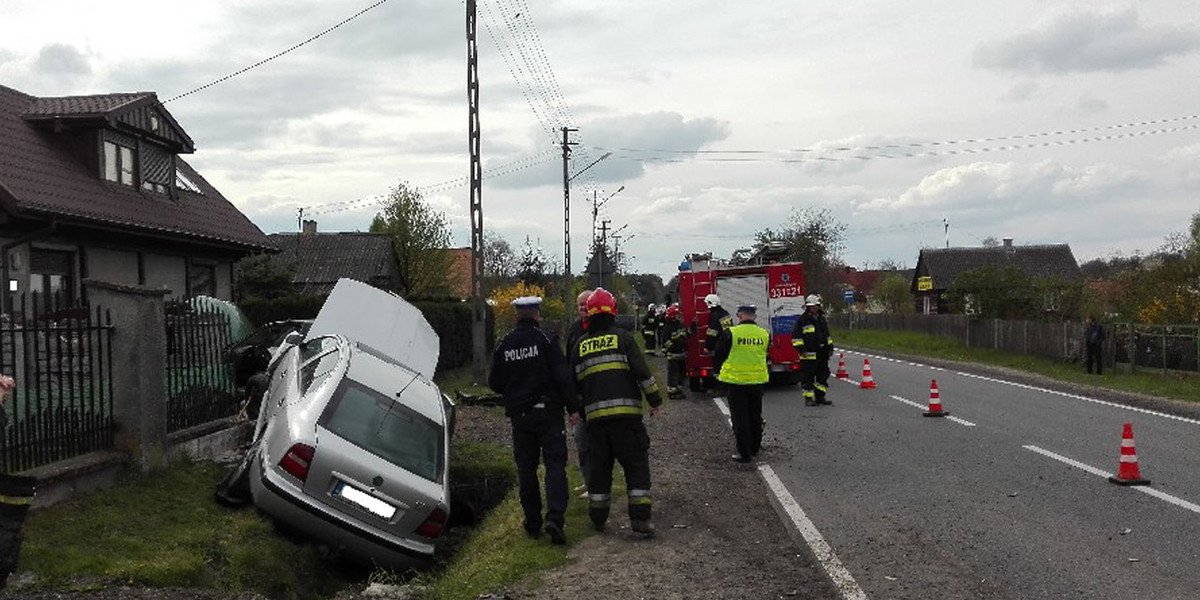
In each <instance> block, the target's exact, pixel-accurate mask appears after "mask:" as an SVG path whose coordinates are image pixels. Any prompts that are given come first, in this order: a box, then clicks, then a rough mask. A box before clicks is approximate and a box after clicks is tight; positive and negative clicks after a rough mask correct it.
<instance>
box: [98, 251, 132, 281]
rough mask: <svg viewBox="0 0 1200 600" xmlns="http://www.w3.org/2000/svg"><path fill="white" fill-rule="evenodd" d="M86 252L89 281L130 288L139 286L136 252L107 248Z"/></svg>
mask: <svg viewBox="0 0 1200 600" xmlns="http://www.w3.org/2000/svg"><path fill="white" fill-rule="evenodd" d="M86 252H87V266H88V278H89V279H97V280H100V281H107V282H109V283H119V284H121V285H130V286H133V285H137V284H138V260H137V253H136V252H122V251H120V250H109V249H107V248H87V249H86Z"/></svg>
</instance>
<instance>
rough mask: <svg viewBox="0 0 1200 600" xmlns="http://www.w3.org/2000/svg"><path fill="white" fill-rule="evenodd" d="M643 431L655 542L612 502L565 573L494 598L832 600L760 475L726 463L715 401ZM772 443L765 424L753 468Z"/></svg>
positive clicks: (676, 408)
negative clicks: (605, 523) (602, 525)
mask: <svg viewBox="0 0 1200 600" xmlns="http://www.w3.org/2000/svg"><path fill="white" fill-rule="evenodd" d="M660 360H661V359H660ZM647 422H648V429H649V431H650V444H651V449H650V452H651V470H652V480H653V488H652V491H653V494H654V522H655V524H656V526H657V527H658V536H657V537H656V538H654V539H650V540H647V539H642V538H641V536H638V535H636V534H634V533H632V532H631V531H630V530H629V519H628V516H627V514H626V512H625V503H624V499H621V498H617V497H614V498H613V512H612V516H611V517H610V519H609V527H608V530H607V531H606V532H605V533H603V534H600V535H596V536H593V537H590V538H588V539H586V540H583V541H580V542H577V543H575V544H574V545H573V546H572V547H571V549H570V550H569V556H570V558H571V561H572V562H571V563H570V564H569V565H567V566H565V567H562V568H560V569H556V570H554V571H552V572H548V573H540V574H538V575H536V576H534V577H532V578H530V580H529V581H526V582H522V583H521V584H518V585H514V586H511V587H510V588H508V589H504V590H496V591H495V592H493V594H492V596H491V597H493V598H505V597H507V598H521V599H546V600H549V599H557V598H668V599H674V598H680V599H683V598H689V599H691V598H755V599H759V598H764V599H765V598H836V597H837V595H836V594H835V593H834V591H833V587H832V586H831V585H830V583H829V581H828V579H827V578H826V576H825V573H824V571H822V570H821V569H820V567H819V566H817V564H816V562H815V561H814V559H813V557H812V554H811V552H810V551H809V550H808V548H807V547H806V546H803V545H801V544H798V543H797V542H796V541H795V540H794V539H793V538H792V537H791V534H790V532H789V529H788V527H785V525H784V523H783V521H782V520H781V518H780V516H779V515H778V514H777V513H776V512H775V509H774V508H773V507H772V505H771V503H770V501H769V499H768V496H769V494H770V492H769V491H768V490H767V488H766V485H765V484H764V483H763V481H762V478H761V477H760V476H759V475H758V473H757V470H756V469H755V468H753V467H750V466H745V465H740V464H738V463H735V462H734V461H732V460H731V458H730V457H731V456H732V454H733V452H734V446H733V433H732V431H731V430H730V428H729V425H728V421H727V420H726V418H725V417H724V416H723V415H722V414H721V413H720V412H719V411H718V410H717V408H716V406H715V405H714V404H713V403H712V401H710V400H709V399H708V398H707V397H704V396H702V395H699V394H696V393H692V394H691V396H690V397H689V398H688V399H685V400H674V401H671V402H670V403H669V404H668V405H667V406H666V407H665V408H664V410H663V412H662V414H660V415H659V417H658V418H657V419H653V420H648V421H647ZM774 442H775V440H774V439H773V437H772V435H771V431H770V426H769V424H768V428H767V432H766V435H765V439H764V445H763V451H762V454H761V455H760V457H759V458H760V460H762V461H767V462H769V461H771V460H773V459H775V458H779V456H777V455H776V454H774V453H776V452H780V450H779V448H781V447H782V445H780V444H778V443H774ZM572 450H573V448H572ZM571 460H574V457H573V456H572V458H571ZM618 468H619V467H618ZM572 501H573V502H585V500H581V499H575V500H572ZM485 597H487V596H485Z"/></svg>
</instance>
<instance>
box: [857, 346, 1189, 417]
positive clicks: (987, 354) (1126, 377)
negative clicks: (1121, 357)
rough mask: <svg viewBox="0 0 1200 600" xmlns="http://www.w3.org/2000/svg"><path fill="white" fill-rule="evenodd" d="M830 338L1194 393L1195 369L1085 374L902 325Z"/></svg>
mask: <svg viewBox="0 0 1200 600" xmlns="http://www.w3.org/2000/svg"><path fill="white" fill-rule="evenodd" d="M836 339H837V342H838V343H839V344H843V345H846V346H855V347H859V348H869V349H872V350H879V351H883V352H895V353H898V354H906V355H909V356H925V357H931V358H940V359H944V360H953V361H959V362H970V363H979V364H985V365H993V366H998V367H1005V368H1010V369H1016V370H1020V371H1025V372H1029V373H1035V374H1038V375H1042V376H1045V377H1049V378H1051V379H1057V380H1059V381H1066V382H1071V383H1080V384H1086V385H1091V386H1096V387H1101V388H1107V389H1111V390H1116V391H1122V392H1133V393H1138V394H1148V395H1151V396H1158V397H1162V398H1171V399H1174V400H1186V401H1189V402H1196V401H1197V400H1198V399H1200V375H1198V374H1195V373H1185V372H1180V371H1167V372H1163V371H1150V370H1142V371H1138V372H1136V373H1124V372H1121V368H1122V366H1123V365H1118V367H1117V369H1116V370H1109V371H1106V372H1105V373H1104V374H1103V375H1089V374H1088V373H1086V372H1085V371H1084V367H1083V365H1081V364H1078V363H1068V362H1063V361H1058V360H1051V359H1048V358H1041V357H1037V356H1029V355H1025V354H1017V353H1013V352H1006V351H1002V350H992V349H989V348H969V347H967V346H966V345H964V344H962V343H961V342H959V341H957V340H952V339H948V338H943V337H938V336H933V335H928V334H923V333H912V332H904V331H872V330H855V331H846V330H842V331H838V332H837V335H836ZM1114 371H1115V372H1114Z"/></svg>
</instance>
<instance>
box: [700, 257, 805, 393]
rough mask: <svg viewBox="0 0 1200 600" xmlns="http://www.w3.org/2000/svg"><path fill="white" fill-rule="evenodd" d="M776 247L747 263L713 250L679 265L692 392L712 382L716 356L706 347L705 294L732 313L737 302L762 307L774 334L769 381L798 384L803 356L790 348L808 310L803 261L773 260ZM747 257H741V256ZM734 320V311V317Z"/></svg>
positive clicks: (761, 317) (763, 320) (763, 321)
mask: <svg viewBox="0 0 1200 600" xmlns="http://www.w3.org/2000/svg"><path fill="white" fill-rule="evenodd" d="M769 248H770V249H773V250H774V252H773V253H772V252H764V251H760V252H758V253H756V254H755V255H752V256H751V257H750V259H749V260H748V261H747V262H750V263H751V264H739V265H737V266H731V265H730V264H729V263H728V262H726V261H721V260H714V259H713V258H712V255H711V254H692V255H690V256H688V258H687V260H685V261H683V262H682V263H680V265H679V308H680V312H681V313H682V315H681V317H682V319H683V326H684V327H686V328H688V331H690V332H691V335H689V336H688V347H687V374H688V384H689V387H690V388H691V390H692V391H697V392H698V391H702V390H704V389H705V388H709V387H712V386H713V383H714V381H715V379H716V375H717V374H716V373H715V372H713V361H712V355H711V354H710V353H709V351H708V350H707V349H706V348H705V347H704V340H705V334H706V331H707V329H708V307H707V306H706V305H705V304H704V297H705V296H707V295H709V294H717V295H718V296H720V297H721V306H722V307H723V308H725V310H727V311H729V312H730V314H731V315H733V314H734V313H735V312H736V311H737V307H738V306H741V305H745V304H753V305H755V306H756V307H758V313H757V316H758V318H757V319H755V321H756V322H757V323H758V325H759V326H761V327H762V328H763V329H766V330H767V331H768V332H769V333H770V334H771V345H770V347H769V348H768V349H767V363H768V368H769V370H770V373H771V381H772V382H779V383H787V384H795V383H797V382H798V381H799V376H800V355H799V353H798V352H796V349H795V348H793V347H792V327H793V326H795V324H796V321H797V320H798V319H799V318H800V315H801V314H802V313H803V312H804V266H803V265H802V264H801V263H798V262H794V263H785V262H771V257H772V255H776V256H778V255H782V254H783V252H782V251H781V249H780V248H779V247H778V246H770V247H769ZM738 262H743V261H738ZM734 318H735V319H736V316H735V317H734Z"/></svg>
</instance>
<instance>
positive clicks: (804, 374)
mask: <svg viewBox="0 0 1200 600" xmlns="http://www.w3.org/2000/svg"><path fill="white" fill-rule="evenodd" d="M820 309H821V299H820V298H819V297H818V296H817V295H816V294H809V296H808V298H805V300H804V314H802V315H800V318H799V319H797V320H796V325H795V327H794V328H793V329H792V345H793V346H795V347H796V351H797V352H799V353H800V387H801V388H802V389H803V391H804V405H805V406H816V405H817V404H818V402H817V389H818V388H817V386H818V385H821V387H822V388H823V387H824V385H822V384H818V382H817V378H818V376H819V374H820V371H821V368H820V364H819V362H820V357H821V356H826V354H825V353H824V351H823V349H824V346H825V343H826V339H827V338H823V337H821V336H820V335H819V334H818V333H817V329H818V323H819V320H820V315H819V314H818V313H819V311H820ZM826 369H828V367H826ZM824 391H825V390H824V389H822V390H821V392H822V393H821V398H822V399H824V397H825V394H824ZM830 404H832V403H830Z"/></svg>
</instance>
